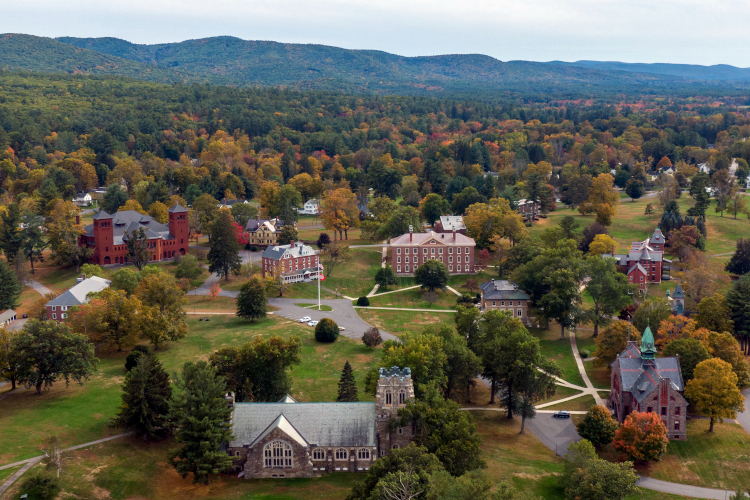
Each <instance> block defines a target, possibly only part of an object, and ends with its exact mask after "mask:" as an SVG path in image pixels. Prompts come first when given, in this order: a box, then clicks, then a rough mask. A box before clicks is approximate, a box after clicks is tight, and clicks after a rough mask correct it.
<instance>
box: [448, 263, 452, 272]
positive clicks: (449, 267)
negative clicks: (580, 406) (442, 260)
mask: <svg viewBox="0 0 750 500" xmlns="http://www.w3.org/2000/svg"><path fill="white" fill-rule="evenodd" d="M448 271H450V272H453V264H451V265H450V266H448Z"/></svg>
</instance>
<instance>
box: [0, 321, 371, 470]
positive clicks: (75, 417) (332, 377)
mask: <svg viewBox="0 0 750 500" xmlns="http://www.w3.org/2000/svg"><path fill="white" fill-rule="evenodd" d="M188 327H189V333H188V336H187V337H186V338H185V339H183V340H181V341H179V342H175V343H172V344H170V345H168V346H167V347H166V348H162V349H160V350H159V351H158V355H159V358H160V359H161V360H162V363H163V364H164V368H165V369H166V370H167V372H169V373H170V374H171V373H173V372H174V371H175V370H179V368H180V367H181V366H182V364H183V363H185V362H186V361H196V360H206V359H207V357H208V354H210V353H212V352H214V351H215V350H216V349H218V348H220V347H224V346H232V345H241V344H243V343H245V342H247V341H249V340H250V339H251V338H252V337H253V336H255V335H269V336H270V335H273V334H278V335H281V336H284V337H286V336H289V335H293V334H294V335H298V336H300V338H301V339H302V341H303V351H302V355H301V359H302V364H301V365H298V366H295V367H294V368H293V369H292V370H291V372H290V377H291V378H292V380H293V386H292V395H293V396H294V397H295V398H297V399H298V400H300V401H334V400H335V398H336V391H337V382H338V379H339V377H340V374H341V369H342V368H343V366H344V362H345V361H346V360H347V359H348V360H349V362H350V363H351V365H352V368H353V369H354V373H355V378H356V379H357V381H358V382H359V383H360V387H363V383H362V377H363V376H364V374H365V372H366V371H367V370H368V369H369V368H370V367H371V366H373V363H374V362H375V360H376V358H377V356H378V355H379V350H377V349H376V350H369V349H367V348H366V347H365V346H364V345H363V344H362V343H360V342H355V341H353V340H350V339H347V338H345V337H339V339H338V340H337V341H336V342H335V343H333V344H325V345H323V344H319V343H317V342H316V341H315V340H314V338H313V332H312V330H310V329H309V328H307V327H304V326H301V325H299V324H297V323H295V322H292V321H289V320H286V319H284V318H276V317H273V316H271V317H269V318H267V319H265V320H262V321H256V322H255V323H250V322H246V321H243V320H240V319H239V318H236V317H234V316H212V317H211V321H210V322H199V321H198V320H197V318H193V317H188ZM128 353H129V351H122V352H119V353H117V352H98V353H97V356H98V357H99V359H100V360H101V363H100V366H99V370H98V372H97V373H96V374H94V376H93V377H92V378H91V380H89V381H88V382H85V383H84V384H83V385H77V384H71V385H70V387H67V388H66V387H65V384H64V383H58V384H55V385H54V386H53V387H52V389H51V390H49V391H45V392H44V393H42V395H41V396H36V395H35V394H34V391H32V390H17V391H16V392H15V393H14V394H12V395H11V396H10V397H8V398H6V399H4V400H3V401H2V408H3V411H2V412H0V465H2V464H7V463H11V462H14V461H17V460H22V459H25V458H29V457H32V456H36V455H38V453H39V447H40V445H41V443H42V442H43V441H44V439H45V438H46V437H48V436H50V435H58V436H59V438H60V440H61V441H62V443H63V445H66V446H71V445H75V444H80V443H85V442H88V441H93V440H96V439H100V438H102V437H106V436H107V435H109V430H108V428H107V423H108V421H109V419H110V418H112V417H113V416H114V415H115V414H116V413H117V407H118V405H119V404H120V385H121V384H122V382H123V381H124V377H125V368H124V364H125V357H126V356H127V354H128ZM360 399H361V400H364V401H367V400H371V399H372V398H371V397H369V396H368V395H366V394H364V393H363V392H360ZM115 432H118V431H115Z"/></svg>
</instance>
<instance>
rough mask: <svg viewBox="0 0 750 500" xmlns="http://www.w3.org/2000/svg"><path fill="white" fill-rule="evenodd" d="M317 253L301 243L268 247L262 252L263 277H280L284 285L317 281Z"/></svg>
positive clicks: (292, 242)
mask: <svg viewBox="0 0 750 500" xmlns="http://www.w3.org/2000/svg"><path fill="white" fill-rule="evenodd" d="M319 259H320V257H319V255H318V251H317V250H315V249H314V248H313V247H311V246H309V245H305V244H304V243H302V242H301V241H296V242H295V241H291V242H289V244H288V245H274V246H269V247H267V248H266V249H265V250H264V251H263V255H262V259H261V260H262V262H261V266H262V270H263V277H264V278H265V277H266V276H268V275H271V276H282V277H283V279H284V282H285V283H297V282H300V281H311V280H316V279H318V273H319V270H318V264H319V262H320V260H319Z"/></svg>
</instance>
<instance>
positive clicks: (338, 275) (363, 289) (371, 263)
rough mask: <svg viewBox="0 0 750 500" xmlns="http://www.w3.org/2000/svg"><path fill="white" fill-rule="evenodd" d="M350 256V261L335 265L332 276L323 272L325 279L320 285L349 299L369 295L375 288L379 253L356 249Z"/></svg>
mask: <svg viewBox="0 0 750 500" xmlns="http://www.w3.org/2000/svg"><path fill="white" fill-rule="evenodd" d="M351 254H352V261H351V262H349V263H347V264H339V265H337V266H336V267H335V268H334V269H333V274H330V273H329V272H328V270H325V271H324V274H325V277H326V279H325V281H324V282H323V283H322V285H323V286H325V287H326V288H328V289H329V290H338V292H339V293H340V294H343V295H347V296H349V297H361V296H363V295H367V294H368V293H370V291H371V290H372V288H373V287H374V286H375V274H377V272H378V270H379V269H380V263H381V252H380V249H378V248H358V249H354V250H352V251H351Z"/></svg>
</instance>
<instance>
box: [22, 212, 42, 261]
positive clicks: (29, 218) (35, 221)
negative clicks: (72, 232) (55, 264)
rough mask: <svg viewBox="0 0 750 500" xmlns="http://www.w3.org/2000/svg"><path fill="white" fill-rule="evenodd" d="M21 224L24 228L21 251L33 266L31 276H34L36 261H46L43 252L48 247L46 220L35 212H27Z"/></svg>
mask: <svg viewBox="0 0 750 500" xmlns="http://www.w3.org/2000/svg"><path fill="white" fill-rule="evenodd" d="M21 223H22V224H23V226H24V228H23V229H22V230H21V234H22V236H23V243H22V244H21V249H22V250H23V253H24V255H25V256H26V257H28V259H29V263H30V264H31V274H34V261H37V260H38V261H40V262H41V261H44V257H43V256H42V250H44V247H46V246H47V241H45V240H46V238H45V237H44V232H43V228H44V218H43V217H40V216H39V215H37V214H35V213H34V212H26V213H25V214H24V215H23V217H21Z"/></svg>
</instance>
